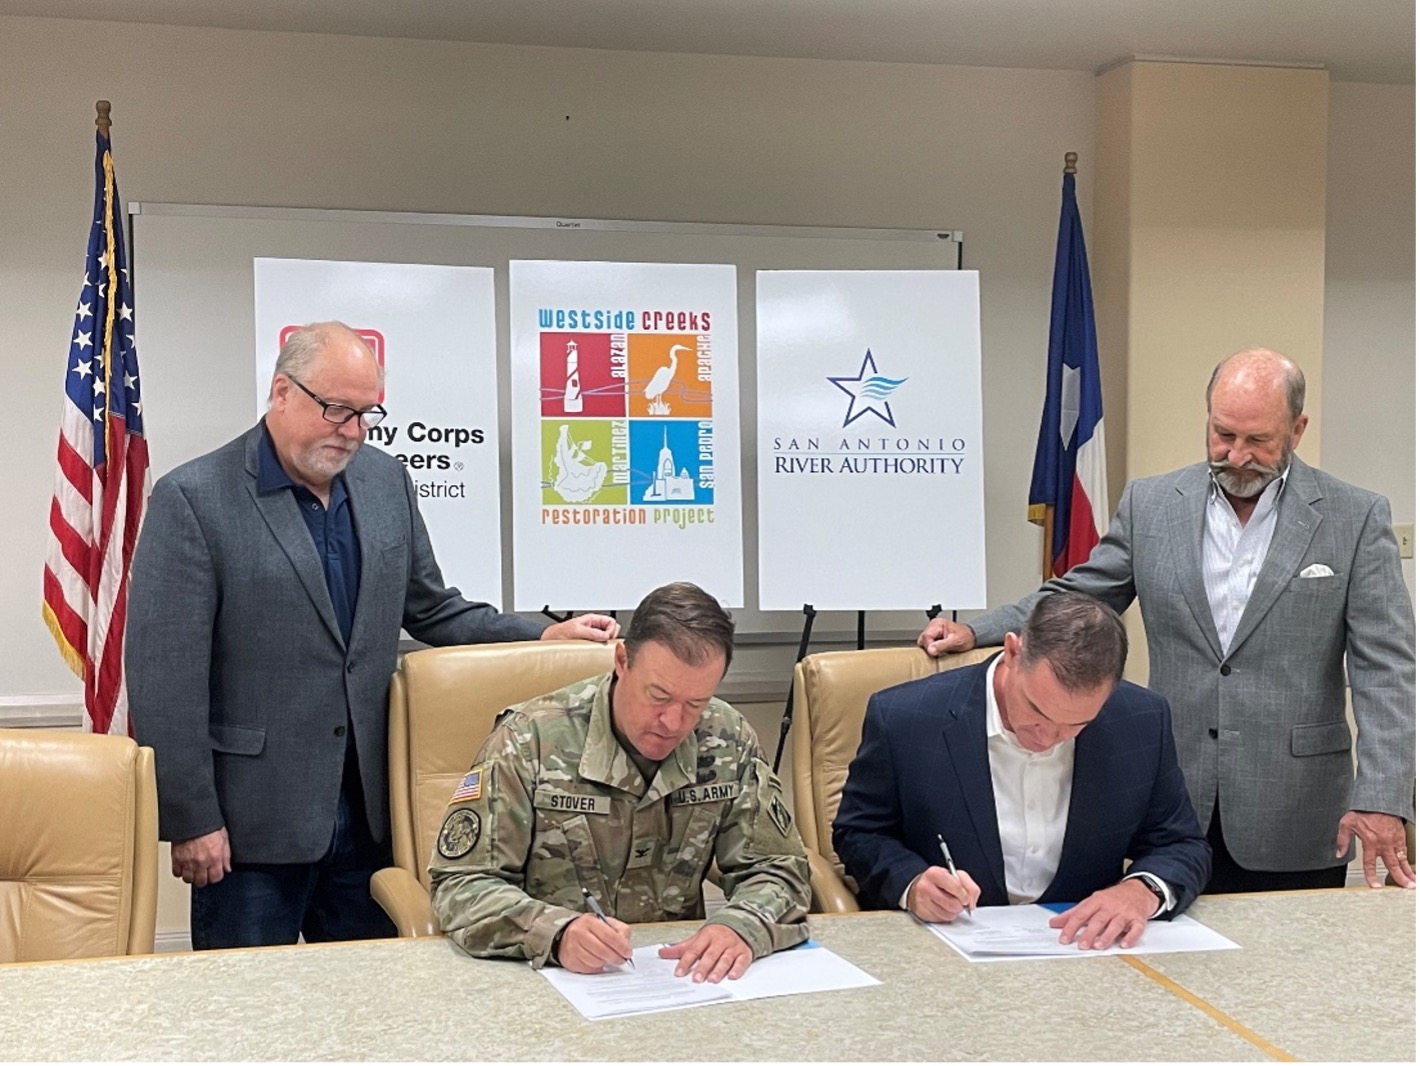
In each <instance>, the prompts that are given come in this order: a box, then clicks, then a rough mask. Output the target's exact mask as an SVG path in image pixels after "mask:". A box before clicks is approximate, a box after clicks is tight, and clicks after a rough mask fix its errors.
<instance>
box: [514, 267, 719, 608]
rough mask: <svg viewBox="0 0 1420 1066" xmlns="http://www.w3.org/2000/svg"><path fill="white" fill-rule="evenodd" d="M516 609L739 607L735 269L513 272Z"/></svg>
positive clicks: (531, 269)
mask: <svg viewBox="0 0 1420 1066" xmlns="http://www.w3.org/2000/svg"><path fill="white" fill-rule="evenodd" d="M508 303H509V338H510V353H511V354H510V362H511V368H512V397H513V399H512V430H513V435H512V451H513V459H512V472H513V494H512V498H513V537H514V545H515V551H514V553H513V604H514V607H515V608H516V609H517V610H540V609H542V608H543V607H545V606H552V607H565V608H577V609H584V608H602V609H607V610H619V609H626V608H631V607H635V606H636V604H638V603H639V602H640V601H641V599H642V597H643V596H645V594H646V593H647V592H649V591H651V589H653V588H655V587H657V586H658V585H662V584H665V583H666V582H669V581H693V582H695V583H696V584H698V585H700V586H701V587H702V588H704V589H705V590H706V591H707V592H709V593H710V594H711V595H712V596H714V597H715V598H716V599H718V600H720V601H721V603H723V604H724V605H725V606H727V607H742V606H743V605H744V578H743V564H742V545H741V531H740V485H739V467H740V435H739V387H738V386H739V375H738V363H739V350H738V349H739V344H738V330H737V316H736V306H735V304H736V292H735V268H734V267H732V266H724V265H718V264H685V263H590V262H557V261H534V260H513V261H512V262H510V263H509V265H508Z"/></svg>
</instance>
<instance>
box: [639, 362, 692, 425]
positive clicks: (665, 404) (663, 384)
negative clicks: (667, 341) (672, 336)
mask: <svg viewBox="0 0 1420 1066" xmlns="http://www.w3.org/2000/svg"><path fill="white" fill-rule="evenodd" d="M688 351H690V349H689V348H687V347H686V346H685V345H684V344H672V345H671V365H670V366H663V367H660V368H659V369H658V370H657V371H656V372H655V373H654V374H652V375H651V381H650V383H649V384H647V386H646V399H648V400H650V401H651V402H650V404H649V405H648V406H647V410H648V411H649V412H650V413H651V414H653V415H668V414H670V413H671V405H670V403H669V401H667V400H666V398H665V392H666V390H667V389H668V388H670V387H671V379H672V378H674V377H675V368H676V356H675V353H676V352H688Z"/></svg>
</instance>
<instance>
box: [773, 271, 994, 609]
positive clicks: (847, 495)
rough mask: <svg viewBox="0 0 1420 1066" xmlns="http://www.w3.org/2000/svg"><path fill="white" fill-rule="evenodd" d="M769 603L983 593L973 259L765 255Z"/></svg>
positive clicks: (963, 599)
mask: <svg viewBox="0 0 1420 1066" xmlns="http://www.w3.org/2000/svg"><path fill="white" fill-rule="evenodd" d="M757 288H758V302H757V312H756V315H757V321H758V335H759V344H758V352H757V355H758V362H757V371H758V384H757V394H758V397H759V419H758V425H759V438H758V439H759V451H758V471H759V497H758V502H759V507H758V511H759V606H760V609H761V610H795V609H798V608H801V607H803V605H804V604H813V605H814V606H815V607H816V608H818V609H820V610H896V609H907V608H913V607H917V608H926V607H929V606H930V605H931V604H932V603H934V602H940V603H942V604H943V605H944V606H945V607H947V608H948V609H958V608H977V607H985V606H986V553H985V510H984V498H983V479H982V443H981V442H982V434H981V329H980V301H979V298H978V284H977V274H976V272H975V271H961V270H917V271H906V270H882V271H867V270H864V271H852V270H842V271H839V270H823V271H760V272H759V273H758V276H757Z"/></svg>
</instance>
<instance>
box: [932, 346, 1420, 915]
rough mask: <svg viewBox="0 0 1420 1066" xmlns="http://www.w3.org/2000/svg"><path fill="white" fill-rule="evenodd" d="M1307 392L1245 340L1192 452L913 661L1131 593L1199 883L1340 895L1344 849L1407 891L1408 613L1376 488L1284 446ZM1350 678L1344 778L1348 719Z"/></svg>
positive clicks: (1117, 601) (1410, 775)
mask: <svg viewBox="0 0 1420 1066" xmlns="http://www.w3.org/2000/svg"><path fill="white" fill-rule="evenodd" d="M1305 397H1306V381H1305V378H1304V377H1303V375H1302V372H1301V370H1300V369H1299V368H1298V367H1297V366H1296V364H1294V363H1293V362H1292V361H1291V360H1290V359H1288V358H1287V357H1286V356H1284V355H1281V354H1280V353H1278V352H1275V351H1270V350H1268V349H1264V348H1252V349H1247V350H1244V351H1241V352H1237V353H1235V354H1234V355H1231V356H1229V357H1228V358H1227V359H1224V360H1223V361H1222V362H1221V363H1219V364H1218V366H1217V367H1216V368H1215V369H1214V371H1213V376H1212V378H1211V379H1210V380H1209V382H1208V388H1207V391H1206V393H1205V398H1206V401H1207V412H1208V416H1207V423H1206V439H1207V459H1206V461H1205V462H1202V463H1197V464H1195V465H1193V466H1189V467H1185V468H1184V469H1182V470H1176V471H1174V472H1173V473H1169V474H1163V475H1160V476H1158V477H1151V478H1144V479H1141V480H1138V481H1133V482H1130V483H1129V485H1127V486H1126V487H1125V490H1124V496H1123V498H1122V499H1121V501H1120V504H1119V509H1118V511H1116V512H1115V516H1114V520H1113V522H1112V523H1111V524H1110V528H1109V532H1108V533H1107V534H1106V535H1105V538H1104V540H1103V541H1101V542H1100V543H1099V545H1097V546H1096V548H1095V550H1094V551H1093V552H1092V553H1091V555H1090V557H1089V558H1088V559H1087V560H1086V561H1085V562H1083V563H1080V564H1079V565H1077V566H1075V567H1074V568H1072V569H1071V570H1070V571H1069V572H1068V573H1066V574H1065V575H1064V576H1063V577H1059V578H1056V579H1054V580H1051V581H1047V582H1046V583H1045V584H1044V585H1042V586H1041V588H1040V589H1038V590H1037V591H1035V592H1033V593H1031V594H1030V595H1029V596H1027V597H1025V598H1024V599H1023V600H1021V601H1020V602H1019V603H1015V604H1010V605H1007V606H1004V607H999V608H997V609H995V610H993V611H989V612H987V613H986V614H984V615H982V616H981V617H979V618H975V619H973V620H972V621H971V623H970V625H962V624H959V623H955V622H951V621H948V620H946V619H943V618H938V619H934V620H933V621H932V622H931V623H930V624H929V625H928V626H927V628H926V629H925V630H924V631H923V632H922V634H921V636H920V637H919V638H918V643H919V644H920V645H921V646H922V647H923V648H925V649H926V650H927V652H928V654H930V655H940V654H942V653H944V652H955V651H964V650H967V649H969V648H972V647H974V646H976V645H977V644H998V643H1000V642H1001V640H1002V639H1003V637H1004V636H1005V634H1006V633H1007V632H1008V631H1016V630H1018V628H1019V626H1020V625H1021V623H1022V622H1023V621H1024V619H1025V616H1026V614H1027V612H1028V611H1029V610H1030V607H1031V605H1032V604H1033V603H1035V601H1036V600H1038V599H1039V598H1040V597H1042V596H1048V595H1050V594H1051V593H1053V592H1058V591H1061V590H1065V589H1072V590H1075V591H1079V592H1087V593H1090V594H1092V595H1094V596H1098V597H1099V598H1100V599H1102V600H1104V601H1105V602H1107V603H1108V604H1109V605H1110V606H1112V607H1113V608H1114V609H1115V610H1116V611H1119V612H1123V611H1124V610H1125V609H1126V608H1128V606H1129V605H1130V604H1131V603H1133V602H1134V601H1135V600H1136V599H1137V600H1138V601H1139V608H1140V612H1141V613H1142V615H1143V618H1144V629H1145V633H1146V636H1147V638H1148V646H1149V670H1150V676H1149V687H1150V688H1151V689H1153V690H1154V691H1155V692H1158V693H1159V694H1160V695H1162V696H1164V697H1165V698H1166V699H1167V700H1168V701H1169V704H1170V705H1171V707H1172V708H1173V728H1174V736H1175V740H1176V743H1177V746H1178V754H1179V761H1180V763H1181V765H1182V766H1183V770H1184V776H1185V778H1186V780H1187V783H1188V790H1189V793H1190V795H1191V796H1192V798H1193V803H1194V806H1195V808H1196V809H1197V812H1198V819H1199V822H1200V823H1201V824H1202V825H1204V826H1207V827H1208V830H1207V832H1208V842H1209V844H1210V845H1211V846H1212V849H1213V873H1212V877H1211V879H1210V881H1209V883H1208V885H1207V887H1206V888H1205V889H1204V891H1205V892H1249V891H1268V890H1275V889H1293V888H1322V887H1333V886H1340V885H1343V884H1344V883H1345V880H1346V862H1347V861H1348V860H1349V859H1350V858H1351V857H1352V848H1353V846H1354V840H1355V839H1359V840H1360V842H1361V853H1362V859H1363V864H1364V867H1365V871H1366V879H1367V881H1368V882H1369V883H1370V884H1371V885H1373V886H1376V885H1379V884H1380V877H1381V875H1380V874H1379V873H1378V871H1377V868H1376V860H1377V859H1379V860H1380V861H1381V862H1382V863H1384V865H1385V868H1386V869H1387V870H1389V872H1390V874H1391V876H1392V877H1393V878H1394V879H1395V881H1396V882H1397V883H1399V884H1401V885H1404V886H1405V887H1407V888H1414V887H1415V874H1414V871H1413V869H1412V867H1411V863H1410V856H1409V855H1408V854H1407V847H1406V841H1405V827H1404V820H1407V819H1409V820H1413V819H1414V792H1415V613H1414V609H1413V608H1412V606H1411V602H1410V597H1409V594H1408V592H1407V590H1406V587H1405V582H1404V579H1403V577H1402V574H1401V568H1400V553H1399V550H1398V548H1397V546H1396V541H1395V536H1394V534H1393V532H1392V530H1391V516H1390V505H1389V503H1388V502H1387V501H1386V499H1385V497H1383V496H1380V495H1377V494H1376V493H1374V492H1369V491H1367V490H1365V489H1362V488H1357V487H1356V486H1354V485H1348V484H1346V483H1345V482H1343V481H1340V480H1338V479H1336V478H1334V477H1331V476H1330V475H1329V474H1326V473H1323V472H1322V471H1320V470H1316V469H1314V468H1312V467H1310V466H1308V465H1307V464H1306V463H1304V462H1302V460H1301V459H1299V458H1297V456H1296V455H1295V449H1296V447H1297V444H1298V442H1300V441H1301V439H1302V434H1303V433H1304V432H1305V431H1306V428H1307V416H1306V415H1305V414H1304V413H1303V403H1304V400H1305ZM1348 681H1349V684H1350V690H1351V702H1352V708H1353V712H1354V716H1355V721H1356V729H1357V731H1356V739H1355V769H1354V772H1353V768H1352V737H1351V730H1350V727H1349V725H1348V724H1347V720H1346V690H1347V684H1348Z"/></svg>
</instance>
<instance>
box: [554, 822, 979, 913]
mask: <svg viewBox="0 0 1420 1066" xmlns="http://www.w3.org/2000/svg"><path fill="white" fill-rule="evenodd" d="M937 844H938V846H940V847H941V849H942V860H943V861H944V862H945V863H946V864H947V873H949V874H951V875H952V876H953V877H956V876H957V864H956V863H954V862H952V852H951V849H950V848H948V847H947V842H946V841H945V840H943V839H942V834H941V833H938V834H937ZM582 891H583V892H585V891H586V889H583V890H582ZM966 913H967V915H968V916H970V914H971V904H970V903H968V904H967V905H966Z"/></svg>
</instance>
